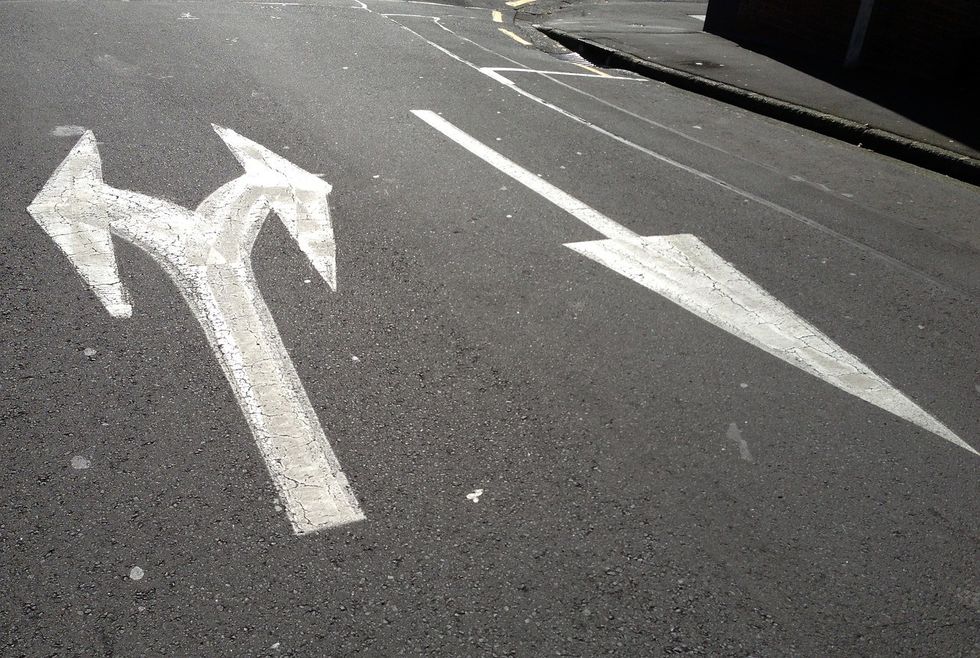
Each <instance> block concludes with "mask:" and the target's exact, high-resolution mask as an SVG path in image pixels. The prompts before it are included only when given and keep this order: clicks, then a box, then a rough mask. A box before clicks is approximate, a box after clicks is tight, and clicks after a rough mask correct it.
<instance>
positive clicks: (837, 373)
mask: <svg viewBox="0 0 980 658" xmlns="http://www.w3.org/2000/svg"><path fill="white" fill-rule="evenodd" d="M412 114H414V115H415V116H416V117H418V118H419V119H421V120H422V121H424V122H426V123H427V124H429V125H430V126H431V127H433V128H435V129H436V130H438V131H439V132H440V133H442V134H443V135H445V136H446V137H448V138H449V139H451V140H452V141H454V142H456V143H457V144H459V145H460V146H462V147H463V148H465V149H466V150H467V151H469V152H470V153H472V154H473V155H475V156H477V157H478V158H480V159H481V160H483V161H484V162H486V163H487V164H489V165H491V166H492V167H494V168H496V169H497V170H499V171H501V172H502V173H504V174H506V175H507V176H510V177H511V178H513V179H514V180H515V181H517V182H518V183H520V184H522V185H524V186H525V187H527V188H528V189H530V190H533V191H534V192H536V193H537V194H539V195H541V196H542V197H544V198H545V199H547V200H548V201H550V202H551V203H553V204H555V205H556V206H558V207H559V208H561V209H562V210H564V211H565V212H567V213H568V214H570V215H572V216H573V217H575V218H576V219H578V220H579V221H581V222H582V223H584V224H586V225H588V226H589V227H591V228H592V229H594V230H595V231H597V232H599V233H601V234H603V235H604V236H606V238H607V239H606V240H593V241H588V242H577V243H569V244H566V245H565V246H566V247H568V248H570V249H572V250H574V251H577V252H578V253H580V254H582V255H584V256H587V257H588V258H591V259H592V260H594V261H596V262H598V263H600V264H602V265H605V266H606V267H609V268H610V269H612V270H614V271H616V272H618V273H620V274H622V275H623V276H625V277H627V278H629V279H631V280H633V281H635V282H637V283H639V284H640V285H643V286H644V287H646V288H648V289H650V290H652V291H654V292H656V293H658V294H659V295H661V296H663V297H665V298H667V299H669V300H670V301H672V302H674V303H675V304H677V305H678V306H680V307H681V308H684V309H685V310H687V311H689V312H691V313H693V314H695V315H697V316H698V317H700V318H701V319H703V320H706V321H707V322H710V323H711V324H713V325H715V326H716V327H718V328H720V329H723V330H725V331H727V332H728V333H730V334H732V335H733V336H736V337H738V338H740V339H742V340H744V341H746V342H748V343H749V344H751V345H754V346H756V347H758V348H759V349H761V350H763V351H765V352H767V353H769V354H771V355H773V356H775V357H777V358H779V359H781V360H783V361H785V362H786V363H789V364H790V365H793V366H795V367H797V368H799V369H801V370H803V371H804V372H807V373H809V374H811V375H813V376H814V377H817V378H819V379H821V380H823V381H825V382H827V383H829V384H831V385H833V386H835V387H837V388H839V389H841V390H842V391H845V392H847V393H850V394H851V395H854V396H856V397H858V398H860V399H862V400H865V401H866V402H869V403H871V404H873V405H875V406H877V407H879V408H881V409H884V410H885V411H888V412H890V413H892V414H895V415H896V416H898V417H900V418H903V419H905V420H907V421H909V422H911V423H913V424H915V425H918V426H919V427H921V428H923V429H925V430H928V431H929V432H932V433H934V434H936V435H938V436H940V437H942V438H943V439H946V440H947V441H949V442H951V443H953V444H955V445H957V446H959V447H961V448H963V449H965V450H968V451H970V452H972V453H974V454H978V453H977V451H976V450H974V449H973V448H972V447H971V446H970V445H969V444H967V443H966V442H965V441H963V440H962V439H960V438H959V437H958V436H956V434H955V433H953V432H952V431H951V430H950V429H949V428H947V427H946V426H945V425H943V424H942V423H941V422H939V421H938V420H937V419H936V418H934V417H933V416H931V415H930V414H929V413H927V412H926V411H925V410H923V409H921V408H920V407H919V406H918V405H916V404H915V402H913V401H912V400H911V399H909V398H908V397H906V396H905V395H904V394H903V393H901V392H900V391H899V390H898V389H896V388H895V387H893V386H892V385H891V384H889V383H888V382H887V381H886V380H885V379H883V378H882V377H879V376H878V375H876V374H875V373H874V372H873V371H872V370H871V369H870V368H869V367H868V366H866V365H865V364H864V363H862V362H861V361H860V360H859V359H858V358H857V357H856V356H854V355H852V354H850V353H849V352H847V351H846V350H844V349H843V348H842V347H840V346H839V345H837V344H836V343H834V342H833V341H832V340H831V339H830V338H829V337H827V336H826V335H824V334H823V333H822V332H820V330H819V329H817V328H816V327H815V326H813V325H812V324H810V323H809V322H807V321H806V320H804V319H803V318H801V317H799V316H798V315H797V314H796V313H794V312H793V311H792V309H790V308H789V307H787V306H786V305H784V304H783V303H782V302H780V301H779V300H778V299H776V298H775V297H773V296H772V295H770V294H769V293H768V292H766V291H765V290H764V289H763V288H762V287H761V286H759V285H757V284H756V283H755V282H753V281H752V280H751V279H749V278H748V277H747V276H745V275H744V274H742V273H741V272H740V271H739V270H738V269H737V268H735V266H734V265H732V264H731V263H729V262H728V261H726V260H725V259H724V258H722V257H721V256H719V255H718V254H717V253H715V252H714V251H713V250H712V249H711V248H710V247H708V246H707V245H706V244H705V243H704V242H702V241H701V240H700V239H699V238H698V237H696V236H694V235H690V234H679V235H666V236H650V237H642V236H639V235H638V234H637V233H635V232H634V231H631V230H630V229H628V228H626V227H625V226H622V225H621V224H619V223H617V222H615V221H613V220H612V219H610V218H609V217H606V216H605V215H603V214H602V213H600V212H599V211H597V210H595V209H594V208H592V207H590V206H589V205H587V204H585V203H584V202H582V201H580V200H579V199H576V198H575V197H573V196H571V195H570V194H567V193H566V192H564V191H562V190H560V189H559V188H557V187H555V186H554V185H552V184H551V183H548V182H547V181H545V180H544V179H542V178H541V177H540V176H538V175H537V174H534V173H532V172H530V171H528V170H527V169H525V168H524V167H521V166H520V165H518V164H517V163H515V162H514V161H512V160H510V159H509V158H507V157H505V156H503V155H501V154H500V153H498V152H497V151H495V150H493V149H492V148H490V147H489V146H487V145H486V144H484V143H483V142H481V141H479V140H477V139H475V138H474V137H472V136H470V135H469V134H467V133H465V132H464V131H462V130H460V129H459V128H457V127H456V126H454V125H453V124H452V123H450V122H449V121H447V120H446V119H443V118H442V117H440V116H439V115H437V114H436V113H435V112H432V111H430V110H412Z"/></svg>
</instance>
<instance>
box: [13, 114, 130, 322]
mask: <svg viewBox="0 0 980 658" xmlns="http://www.w3.org/2000/svg"><path fill="white" fill-rule="evenodd" d="M103 187H105V184H104V183H103V182H102V160H101V159H100V158H99V149H98V145H97V143H96V141H95V135H93V134H92V131H90V130H88V131H85V133H84V134H83V135H82V137H81V138H80V139H79V140H78V142H77V143H76V144H75V146H74V148H72V150H71V152H70V153H69V154H68V156H67V157H66V158H65V159H64V160H63V161H62V163H61V164H60V165H58V168H57V169H55V171H54V173H53V174H52V175H51V178H49V179H48V182H47V183H45V185H44V187H43V188H42V189H41V191H40V192H39V193H38V195H37V197H35V198H34V201H33V202H31V205H29V206H28V207H27V212H29V213H30V214H31V217H33V218H34V221H36V222H37V223H38V224H39V225H40V226H41V228H43V229H44V231H45V232H46V233H47V234H48V235H49V236H51V239H52V240H54V242H55V244H57V245H58V247H60V248H61V250H62V251H63V252H65V255H66V256H68V260H70V261H71V263H72V265H74V266H75V269H76V270H78V273H79V274H80V275H81V277H82V279H84V281H85V283H87V284H88V285H89V287H90V288H91V289H92V291H93V292H94V293H95V296H96V297H97V298H98V299H99V301H100V302H102V305H103V306H105V308H106V310H107V311H108V312H109V314H110V315H112V316H113V317H117V318H128V317H130V316H131V315H132V313H133V308H132V306H131V305H130V304H129V302H128V296H127V294H126V289H125V287H124V286H123V284H122V282H121V281H120V280H119V270H118V268H117V266H116V257H115V253H114V252H113V248H112V237H111V236H110V234H109V218H108V216H107V214H106V212H105V209H104V207H103V204H101V203H100V196H101V195H100V192H101V188H103Z"/></svg>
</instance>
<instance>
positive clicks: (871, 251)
mask: <svg viewBox="0 0 980 658" xmlns="http://www.w3.org/2000/svg"><path fill="white" fill-rule="evenodd" d="M392 22H393V23H395V24H396V25H398V26H399V27H401V28H402V29H403V30H406V31H407V32H409V33H411V34H414V35H415V36H416V37H417V38H419V39H421V40H422V41H424V42H426V43H427V44H429V45H430V46H431V47H433V48H435V49H436V50H438V51H440V52H441V53H443V54H445V55H448V56H449V57H451V58H453V59H454V60H456V61H457V62H459V63H461V64H463V65H465V66H468V67H470V68H472V69H474V70H477V71H480V72H481V73H483V74H484V75H488V76H490V77H491V78H493V79H494V80H496V81H497V82H499V83H501V84H503V85H505V86H506V87H508V88H509V89H512V90H513V91H515V92H516V93H518V94H520V95H521V96H524V97H525V98H527V99H529V100H532V101H534V102H535V103H538V104H540V105H543V106H544V107H547V108H548V109H550V110H553V111H555V112H558V113H559V114H561V115H562V116H564V117H567V118H569V119H571V120H572V121H575V122H576V123H579V124H581V125H583V126H586V127H588V128H589V129H591V130H594V131H596V132H598V133H599V134H601V135H605V136H606V137H609V138H610V139H613V140H615V141H617V142H619V143H621V144H623V145H625V146H628V147H630V148H633V149H636V150H638V151H640V152H641V153H644V154H646V155H648V156H650V157H652V158H655V159H657V160H660V161H661V162H663V163H664V164H668V165H670V166H673V167H676V168H678V169H680V170H681V171H685V172H687V173H689V174H692V175H694V176H697V177H698V178H701V179H702V180H705V181H707V182H709V183H712V184H713V185H717V186H719V187H721V188H723V189H726V190H728V191H729V192H732V193H734V194H737V195H739V196H741V197H743V198H745V199H748V200H749V201H752V202H754V203H757V204H759V205H762V206H764V207H766V208H769V209H770V210H773V211H775V212H776V213H779V214H781V215H783V216H784V217H787V218H789V219H792V220H794V221H797V222H800V223H802V224H804V225H806V226H809V227H810V228H812V229H813V230H815V231H818V232H820V233H823V234H824V235H827V236H830V237H832V238H834V239H836V240H838V241H840V242H843V243H844V244H847V245H849V246H851V247H854V248H855V249H857V250H858V251H862V252H864V253H866V254H868V255H869V256H872V257H873V258H876V259H878V260H879V261H881V262H883V263H886V264H888V265H890V266H892V267H893V268H895V269H897V270H900V271H902V272H905V273H906V274H908V275H910V276H914V277H916V278H918V279H919V280H920V281H923V282H926V283H928V284H930V285H933V286H936V287H938V288H940V289H943V290H951V291H953V292H956V293H957V294H964V293H962V291H960V290H958V289H956V288H954V287H952V286H950V285H949V284H947V283H946V282H944V281H941V280H939V279H937V278H935V277H932V276H930V275H928V274H926V273H925V272H921V271H919V270H917V269H915V268H914V267H912V266H910V265H906V264H905V263H903V262H902V261H900V260H898V259H897V258H893V257H892V256H889V255H888V254H886V253H884V252H882V251H879V250H877V249H875V248H874V247H871V246H869V245H866V244H864V243H863V242H860V241H858V240H855V239H854V238H851V237H848V236H846V235H844V234H843V233H840V232H839V231H835V230H834V229H832V228H830V227H829V226H824V225H823V224H821V223H819V222H818V221H816V220H814V219H811V218H809V217H806V216H804V215H802V214H800V213H797V212H794V211H792V210H790V209H789V208H785V207H784V206H781V205H779V204H777V203H775V202H772V201H769V200H767V199H763V198H761V197H759V196H758V195H755V194H752V193H751V192H747V191H745V190H742V189H740V188H738V187H735V186H734V185H731V184H730V183H727V182H725V181H723V180H721V179H719V178H717V177H715V176H712V175H711V174H708V173H706V172H702V171H700V170H698V169H695V168H694V167H690V166H688V165H685V164H683V163H681V162H678V161H676V160H673V159H672V158H668V157H667V156H665V155H662V154H660V153H657V152H656V151H652V150H650V149H647V148H644V147H642V146H640V145H639V144H636V143H634V142H632V141H630V140H628V139H626V138H624V137H620V136H619V135H617V134H615V133H613V132H610V131H608V130H606V129H604V128H602V127H601V126H597V125H595V124H593V123H592V122H590V121H588V120H586V119H583V118H582V117H580V116H578V115H576V114H573V113H572V112H569V111H568V110H565V109H564V108H562V107H559V106H557V105H555V104H553V103H550V102H548V101H546V100H544V99H543V98H540V97H539V96H535V95H534V94H532V93H530V92H528V91H526V90H524V89H522V88H521V87H519V86H518V85H517V84H516V83H514V82H513V81H511V80H510V79H508V78H507V77H505V76H503V75H500V74H499V73H497V72H498V71H504V70H506V71H528V72H530V68H529V67H527V66H526V65H525V64H523V63H521V62H519V61H517V60H515V59H512V58H510V57H507V56H506V55H502V54H500V53H498V52H496V51H495V50H491V49H490V48H487V47H486V46H484V45H482V44H479V43H477V42H476V41H473V40H472V39H469V38H467V37H464V36H462V35H460V34H457V33H456V32H453V31H452V30H451V29H449V28H448V27H446V26H445V25H443V24H442V23H440V22H439V21H438V20H436V21H435V23H436V25H438V26H439V27H440V28H442V30H444V31H445V32H448V33H450V34H452V35H453V36H455V37H456V38H457V39H459V40H460V41H465V42H466V43H469V44H472V45H473V46H475V47H476V48H479V49H480V50H483V51H484V52H487V53H489V54H491V55H494V56H495V57H499V58H501V59H505V60H507V61H508V62H511V63H512V64H516V65H517V66H520V67H523V68H520V69H508V68H504V67H480V66H477V65H476V64H474V63H472V62H470V61H468V60H466V59H464V58H462V57H460V56H459V55H457V54H456V53H454V52H452V51H450V50H448V49H447V48H444V47H442V46H440V45H439V44H437V43H436V42H434V41H432V40H430V39H427V38H425V37H424V36H422V35H421V34H419V33H418V32H416V31H415V30H413V29H412V28H410V27H408V26H407V25H403V24H402V23H398V22H397V21H392ZM541 75H542V77H544V78H546V79H548V80H551V81H552V82H554V83H556V84H559V85H563V86H566V87H569V88H571V89H575V87H571V86H570V85H565V83H563V82H561V81H560V80H555V79H554V78H553V77H551V76H550V75H549V74H541ZM563 75H566V74H563ZM596 77H598V76H596ZM616 79H622V78H616ZM628 79H629V78H628ZM576 91H578V92H579V93H581V94H584V95H586V96H590V94H587V93H586V92H583V91H581V90H578V89H576ZM607 105H611V104H608V103H607ZM612 107H615V106H612ZM623 111H624V112H626V110H623ZM627 113H628V114H631V115H632V113H631V112H627ZM634 116H637V118H641V117H639V116H638V115H634ZM643 120H644V121H646V122H648V123H652V124H654V125H657V126H658V127H662V128H665V129H667V130H669V131H671V132H675V133H677V134H678V135H679V136H683V137H685V138H686V139H689V140H691V141H694V142H697V143H702V142H700V141H699V140H697V139H695V138H693V137H690V136H687V135H684V134H683V133H679V132H678V131H674V130H672V129H670V128H667V127H666V126H663V125H661V124H657V123H656V122H652V121H651V120H648V119H643ZM711 148H713V149H715V150H718V151H721V149H718V148H717V147H711Z"/></svg>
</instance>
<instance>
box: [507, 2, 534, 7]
mask: <svg viewBox="0 0 980 658" xmlns="http://www.w3.org/2000/svg"><path fill="white" fill-rule="evenodd" d="M532 2H534V0H510V2H508V3H507V6H508V7H522V6H524V5H528V4H531V3H532Z"/></svg>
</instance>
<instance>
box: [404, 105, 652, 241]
mask: <svg viewBox="0 0 980 658" xmlns="http://www.w3.org/2000/svg"><path fill="white" fill-rule="evenodd" d="M412 114H414V115H415V116H417V117H418V118H420V119H422V120H423V121H425V122H426V123H427V124H429V125H430V126H432V127H433V128H435V129H436V130H438V131H439V132H441V133H442V134H443V135H445V136H446V137H449V138H450V139H451V140H453V141H454V142H456V143H457V144H459V145H460V146H462V147H463V148H465V149H466V150H468V151H469V152H470V153H472V154H473V155H475V156H477V157H478V158H480V159H481V160H483V161H484V162H486V163H487V164H489V165H491V166H493V167H496V168H497V169H499V170H500V171H502V172H503V173H505V174H507V175H508V176H510V177H511V178H513V179H514V180H516V181H517V182H518V183H520V184H522V185H524V186H526V187H528V188H529V189H531V190H534V191H535V192H537V193H538V194H540V195H541V196H543V197H544V198H545V199H547V200H548V201H551V202H552V203H553V204H555V205H556V206H558V207H559V208H561V209H562V210H564V211H565V212H567V213H568V214H570V215H572V216H573V217H575V218H576V219H578V220H579V221H581V222H583V223H584V224H587V225H588V226H590V227H592V228H593V229H595V230H596V231H598V232H599V233H602V234H603V235H605V236H607V237H610V238H612V237H620V238H631V237H636V233H634V232H633V231H631V230H629V229H628V228H626V227H625V226H621V225H620V224H617V223H616V222H614V221H613V220H611V219H609V218H608V217H606V216H605V215H603V214H602V213H600V212H598V211H597V210H595V209H593V208H591V207H589V206H588V205H586V204H585V203H583V202H581V201H579V200H578V199H576V198H575V197H573V196H572V195H570V194H568V193H566V192H563V191H562V190H560V189H558V188H557V187H555V186H554V185H552V184H551V183H549V182H548V181H546V180H544V179H543V178H541V177H540V176H538V175H537V174H534V173H532V172H530V171H528V170H527V169H525V168H524V167H522V166H520V165H519V164H517V163H516V162H514V161H512V160H509V159H508V158H506V157H504V156H503V155H501V154H500V153H497V152H496V151H494V150H493V149H492V148H490V147H489V146H487V145H485V144H484V143H483V142H480V141H479V140H477V139H475V138H473V137H470V136H469V135H468V134H466V133H465V132H463V131H462V130H460V129H459V128H457V127H456V126H454V125H453V124H451V123H449V122H448V121H446V120H445V119H443V118H442V117H441V116H439V115H438V114H436V113H435V112H432V111H430V110H412Z"/></svg>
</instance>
